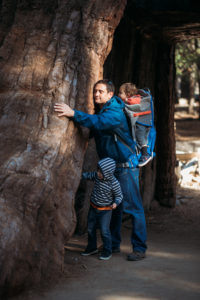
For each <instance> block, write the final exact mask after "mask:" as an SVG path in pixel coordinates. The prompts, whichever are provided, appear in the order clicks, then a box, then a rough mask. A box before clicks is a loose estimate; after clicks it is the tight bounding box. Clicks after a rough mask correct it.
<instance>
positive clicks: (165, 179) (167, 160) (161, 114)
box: [155, 41, 176, 207]
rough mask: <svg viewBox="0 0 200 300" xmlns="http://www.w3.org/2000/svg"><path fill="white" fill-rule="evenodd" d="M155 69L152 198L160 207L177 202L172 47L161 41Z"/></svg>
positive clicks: (173, 204) (172, 205)
mask: <svg viewBox="0 0 200 300" xmlns="http://www.w3.org/2000/svg"><path fill="white" fill-rule="evenodd" d="M156 66H157V72H156V75H157V76H156V78H155V82H156V85H155V87H156V89H155V98H156V101H155V108H156V116H157V121H156V124H157V126H156V128H157V143H156V153H157V172H156V173H157V174H156V185H155V188H156V190H155V195H156V198H157V200H158V201H159V202H160V203H161V204H163V205H167V206H171V207H174V206H175V201H176V197H175V196H176V179H175V174H174V168H175V137H174V103H175V98H176V97H175V73H174V70H175V67H174V47H173V46H172V45H169V44H168V43H166V42H164V41H163V42H161V43H160V45H159V48H158V54H157V63H156ZM169 87H170V88H169Z"/></svg>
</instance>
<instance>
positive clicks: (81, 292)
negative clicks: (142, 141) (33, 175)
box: [15, 189, 200, 300]
mask: <svg viewBox="0 0 200 300" xmlns="http://www.w3.org/2000/svg"><path fill="white" fill-rule="evenodd" d="M179 199H182V201H181V203H182V204H181V205H179V206H177V207H176V208H175V209H170V208H166V207H160V206H158V205H156V204H155V205H154V206H153V208H152V210H151V211H150V212H149V213H148V214H147V215H146V218H147V228H148V251H147V258H146V259H144V260H143V261H139V262H129V261H126V254H127V253H129V252H130V251H131V247H130V242H129V238H130V231H131V226H130V219H128V220H126V221H124V222H123V230H122V237H123V242H122V246H121V253H119V254H113V257H112V258H111V259H110V260H109V261H100V260H99V259H98V255H93V256H90V257H82V256H81V255H80V252H81V251H82V250H83V249H84V247H85V245H86V235H85V236H81V237H80V236H74V237H72V239H71V240H70V241H69V242H68V244H67V245H66V248H65V276H64V277H63V278H62V279H60V282H59V283H57V284H55V285H52V284H51V287H50V286H48V284H47V286H46V287H45V288H43V289H42V288H40V289H39V290H37V291H35V290H32V291H29V293H26V294H25V295H23V296H22V295H21V296H20V297H18V298H15V299H16V300H25V299H26V300H66V299H70V300H81V299H87V300H130V299H137V300H147V299H148V300H155V299H162V300H165V299H166V300H172V299H174V300H175V299H176V300H177V299H181V300H188V299H190V300H199V299H200V256H199V253H200V238H199V237H200V197H199V191H192V190H184V189H181V190H180V191H179ZM99 240H100V239H99Z"/></svg>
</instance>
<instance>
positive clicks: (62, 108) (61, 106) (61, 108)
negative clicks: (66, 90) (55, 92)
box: [54, 103, 74, 117]
mask: <svg viewBox="0 0 200 300" xmlns="http://www.w3.org/2000/svg"><path fill="white" fill-rule="evenodd" d="M54 110H55V111H56V112H58V113H59V114H58V117H64V116H65V117H73V116H74V110H73V109H71V107H69V105H67V104H65V103H56V104H55V105H54Z"/></svg>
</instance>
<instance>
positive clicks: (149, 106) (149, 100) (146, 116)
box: [125, 88, 156, 159]
mask: <svg viewBox="0 0 200 300" xmlns="http://www.w3.org/2000/svg"><path fill="white" fill-rule="evenodd" d="M139 94H140V95H141V101H140V103H137V104H134V105H126V107H125V115H126V117H127V121H128V124H129V126H130V127H131V128H130V129H131V133H132V138H133V140H134V142H135V144H136V145H137V150H138V151H137V156H138V159H139V158H140V156H141V153H140V147H139V145H138V144H137V140H136V134H135V132H136V124H140V125H142V126H147V127H148V128H149V133H148V137H147V146H148V148H147V152H148V154H149V155H151V156H152V157H154V156H155V152H154V148H155V141H156V130H155V126H154V105H153V97H152V95H151V92H150V90H149V89H148V88H144V89H140V90H139Z"/></svg>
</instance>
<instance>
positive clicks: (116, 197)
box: [113, 182, 123, 205]
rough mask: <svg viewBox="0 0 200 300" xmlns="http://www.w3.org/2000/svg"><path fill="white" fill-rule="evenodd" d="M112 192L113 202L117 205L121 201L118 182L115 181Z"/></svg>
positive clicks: (121, 195)
mask: <svg viewBox="0 0 200 300" xmlns="http://www.w3.org/2000/svg"><path fill="white" fill-rule="evenodd" d="M113 194H114V203H116V204H117V205H119V204H120V203H121V202H122V199H123V194H122V190H121V186H120V184H119V182H115V185H114V188H113Z"/></svg>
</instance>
